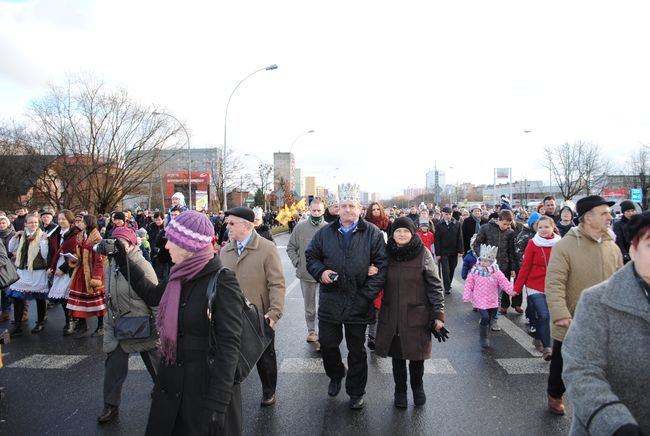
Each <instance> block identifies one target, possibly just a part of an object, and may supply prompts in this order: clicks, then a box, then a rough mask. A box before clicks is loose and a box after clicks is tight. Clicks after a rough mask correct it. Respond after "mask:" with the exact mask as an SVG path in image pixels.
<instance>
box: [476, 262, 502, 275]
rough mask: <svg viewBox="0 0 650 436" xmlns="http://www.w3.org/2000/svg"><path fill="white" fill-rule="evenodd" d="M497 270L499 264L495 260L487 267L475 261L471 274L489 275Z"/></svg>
mask: <svg viewBox="0 0 650 436" xmlns="http://www.w3.org/2000/svg"><path fill="white" fill-rule="evenodd" d="M497 271H499V265H498V264H497V263H496V262H493V263H492V265H490V266H488V267H484V266H481V264H480V263H476V265H474V266H473V267H472V274H476V275H477V276H481V277H488V276H491V275H492V274H494V273H496V272H497Z"/></svg>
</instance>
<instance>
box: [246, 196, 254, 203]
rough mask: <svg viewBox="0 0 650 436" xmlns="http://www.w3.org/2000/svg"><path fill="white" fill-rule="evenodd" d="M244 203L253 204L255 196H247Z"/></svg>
mask: <svg viewBox="0 0 650 436" xmlns="http://www.w3.org/2000/svg"><path fill="white" fill-rule="evenodd" d="M244 203H247V204H253V203H255V198H253V197H250V198H245V199H244Z"/></svg>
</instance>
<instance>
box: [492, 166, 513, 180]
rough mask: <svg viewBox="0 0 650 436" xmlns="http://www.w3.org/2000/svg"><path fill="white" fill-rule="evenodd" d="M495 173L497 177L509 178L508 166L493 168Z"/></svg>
mask: <svg viewBox="0 0 650 436" xmlns="http://www.w3.org/2000/svg"><path fill="white" fill-rule="evenodd" d="M495 170H496V173H497V179H509V178H510V168H495Z"/></svg>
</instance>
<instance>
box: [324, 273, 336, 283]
mask: <svg viewBox="0 0 650 436" xmlns="http://www.w3.org/2000/svg"><path fill="white" fill-rule="evenodd" d="M327 277H329V278H330V280H331V281H333V282H335V281H337V280H338V279H339V275H338V274H336V273H329V275H328V276H327Z"/></svg>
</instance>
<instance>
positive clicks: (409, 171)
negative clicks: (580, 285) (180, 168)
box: [0, 0, 650, 196]
mask: <svg viewBox="0 0 650 436" xmlns="http://www.w3.org/2000/svg"><path fill="white" fill-rule="evenodd" d="M648 12H650V5H649V4H648V2H644V1H638V2H634V1H626V2H611V1H608V2H600V1H584V2H582V1H581V2H577V1H558V2H554V1H545V2H528V1H521V0H516V1H484V0H481V1H462V2H458V1H452V2H449V1H446V2H442V1H431V0H429V1H417V2H416V1H401V2H384V1H377V0H375V1H358V0H354V1H349V0H347V1H327V2H324V1H321V2H315V1H307V0H300V1H274V2H269V1H237V2H215V1H205V2H200V1H173V2H172V1H161V0H156V1H149V0H137V1H133V0H110V1H108V0H107V1H86V0H32V1H15V0H14V1H6V0H0V96H1V98H0V118H1V119H8V118H13V119H16V120H20V119H21V117H22V116H23V114H24V113H25V112H26V110H27V109H28V108H29V104H30V101H32V100H33V99H35V98H39V97H41V96H43V95H44V94H45V93H46V88H47V84H48V83H49V82H57V81H61V79H62V78H63V77H64V76H65V74H66V73H75V72H79V71H92V72H95V73H97V74H99V75H101V76H102V77H103V78H104V80H106V81H107V82H109V83H114V84H118V85H120V86H124V87H126V88H127V89H128V91H129V92H130V94H131V95H132V96H134V98H137V99H138V100H140V101H142V102H144V103H153V104H156V105H158V107H159V108H160V109H161V110H164V111H168V112H171V113H173V114H174V115H176V116H177V117H178V118H180V119H181V120H183V121H184V122H185V124H186V127H187V128H188V130H190V133H191V135H192V141H191V142H192V146H194V147H206V146H214V145H221V144H222V143H223V124H224V113H225V107H226V102H227V100H228V96H229V95H230V93H231V92H232V90H233V88H234V87H235V85H236V84H237V83H238V82H239V81H240V80H241V79H242V78H243V77H245V76H246V75H247V74H249V73H250V72H252V71H255V70H256V69H258V68H262V67H265V66H267V65H270V64H277V65H278V67H279V68H278V69H277V70H275V71H263V72H260V73H257V74H255V75H254V76H252V77H250V78H249V79H248V80H247V81H246V82H244V84H243V85H242V86H241V87H240V88H239V89H238V91H237V92H236V94H235V95H234V97H233V99H232V102H231V104H230V109H229V112H228V118H229V119H228V146H229V147H232V148H233V149H234V150H235V151H236V152H238V153H239V154H240V155H243V154H245V153H250V154H255V155H257V156H259V157H260V158H261V159H263V160H265V161H268V162H271V161H272V153H273V152H274V151H279V150H281V151H288V149H289V147H290V145H291V143H292V142H293V141H294V139H295V138H296V137H297V136H298V135H299V134H301V133H302V132H305V131H308V130H311V129H313V130H315V133H313V134H308V135H304V136H302V137H300V139H299V140H298V141H297V142H296V144H295V146H294V150H293V151H294V154H295V155H296V163H297V166H298V167H300V168H302V170H303V176H305V175H315V176H317V177H320V178H321V180H322V179H324V177H325V174H326V173H327V172H328V171H329V170H331V169H332V168H335V167H338V168H339V171H337V172H331V173H330V175H329V184H330V185H331V186H333V185H334V184H335V183H341V182H356V183H359V184H361V187H362V189H363V190H366V191H371V192H373V191H378V192H381V193H382V194H383V195H385V196H388V195H391V194H394V193H398V192H401V190H402V189H403V188H406V187H409V186H413V187H423V186H424V183H425V173H426V171H427V170H429V169H431V168H433V166H434V161H437V162H438V167H439V168H440V169H443V170H445V172H446V173H447V182H448V183H449V182H451V183H454V182H464V181H468V182H474V183H491V181H492V172H493V170H492V169H493V168H494V167H495V166H499V167H512V168H513V176H514V178H515V179H524V178H528V179H542V180H548V172H547V171H546V170H544V169H543V168H542V167H541V164H540V159H541V156H542V148H543V147H544V146H545V145H548V144H551V145H553V144H559V143H563V142H567V141H568V142H573V141H575V140H584V141H591V142H594V143H597V144H599V145H601V146H602V148H603V151H604V152H605V154H606V155H607V156H608V157H609V158H610V159H611V160H612V161H613V162H614V163H616V164H617V165H618V166H619V168H620V169H621V170H622V171H624V169H625V161H626V160H627V157H628V155H629V154H630V153H631V152H632V151H633V150H634V149H636V148H638V147H639V145H640V144H641V143H650V116H649V115H650V114H649V112H650V104H649V103H650V58H649V57H648V42H649V41H650V26H648V24H647V19H648V16H649V14H648ZM524 130H531V131H532V132H531V133H528V134H527V133H524ZM243 160H244V162H245V163H246V164H247V165H248V166H249V167H250V168H251V169H253V168H254V167H255V166H256V165H257V163H258V161H257V160H256V159H255V158H248V157H244V158H243ZM450 167H453V170H452V169H450ZM335 176H336V178H334V177H335Z"/></svg>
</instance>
